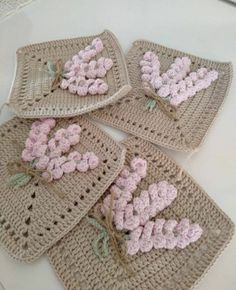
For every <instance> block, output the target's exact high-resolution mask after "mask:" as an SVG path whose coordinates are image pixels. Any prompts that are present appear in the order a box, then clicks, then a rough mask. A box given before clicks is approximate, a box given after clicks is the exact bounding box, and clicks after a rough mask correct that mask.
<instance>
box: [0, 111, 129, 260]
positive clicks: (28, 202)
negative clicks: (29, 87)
mask: <svg viewBox="0 0 236 290" xmlns="http://www.w3.org/2000/svg"><path fill="white" fill-rule="evenodd" d="M31 124H32V121H31V120H25V119H19V118H13V119H12V120H10V121H9V122H7V123H5V124H4V125H2V126H1V127H0V137H1V138H0V146H1V150H0V244H1V245H2V246H3V247H4V248H5V249H6V250H7V251H8V253H9V254H10V255H11V256H12V257H14V258H16V259H19V260H23V261H27V262H30V261H33V260H35V259H36V258H38V257H39V256H41V255H42V254H43V253H44V252H45V251H46V250H47V249H49V248H50V247H51V246H52V245H53V244H54V243H55V242H57V241H58V240H60V239H61V238H62V237H63V236H64V235H65V234H66V233H68V232H69V231H70V230H71V229H72V228H73V227H74V226H75V225H76V224H77V223H78V222H79V221H80V220H81V219H82V218H83V216H84V215H85V214H86V213H87V211H88V210H89V209H90V208H91V207H92V206H93V205H94V204H95V203H96V201H97V200H98V199H99V198H100V196H101V195H102V194H103V193H104V191H105V190H106V189H107V187H108V186H109V185H110V184H111V183H112V182H113V180H114V178H115V177H116V176H117V175H118V173H119V172H120V170H121V168H122V166H123V163H124V158H125V149H124V147H123V146H121V145H120V144H118V143H116V142H115V141H113V140H112V139H111V138H110V137H109V136H108V135H106V134H105V133H104V132H103V131H102V130H100V129H99V128H98V127H96V126H95V125H93V124H92V123H91V122H90V121H88V120H87V119H86V118H85V117H82V116H81V117H74V118H68V119H58V120H57V124H56V126H55V128H54V129H53V132H56V131H57V130H58V129H60V128H65V127H67V126H68V125H70V124H78V125H79V126H80V127H81V133H80V141H79V143H78V144H76V145H75V146H72V148H71V151H74V150H77V151H78V152H80V153H81V154H82V153H84V152H86V151H93V152H94V153H95V154H96V156H97V157H98V158H99V164H98V166H97V167H96V168H95V169H92V170H89V171H87V172H79V171H74V172H72V173H65V174H64V175H63V176H62V177H61V178H60V179H58V180H53V181H51V182H43V181H42V180H41V179H42V178H41V179H40V178H39V177H37V176H36V177H32V178H31V180H30V181H29V182H28V183H27V184H25V185H24V186H22V187H14V186H10V185H9V184H8V180H9V178H10V176H11V174H10V172H9V168H8V165H9V163H11V162H14V161H15V160H19V159H20V157H21V152H22V148H23V147H24V144H25V141H26V138H27V137H28V134H29V130H30V127H31ZM74 152H75V151H74ZM78 154H79V153H78Z"/></svg>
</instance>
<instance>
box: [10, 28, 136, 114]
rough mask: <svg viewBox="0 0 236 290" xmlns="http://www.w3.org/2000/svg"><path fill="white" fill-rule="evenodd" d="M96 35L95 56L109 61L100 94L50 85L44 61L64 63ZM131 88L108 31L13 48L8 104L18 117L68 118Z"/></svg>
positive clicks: (114, 98) (92, 108)
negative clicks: (99, 43) (80, 93)
mask: <svg viewBox="0 0 236 290" xmlns="http://www.w3.org/2000/svg"><path fill="white" fill-rule="evenodd" d="M96 37H99V38H100V39H101V40H102V43H103V46H104V49H103V50H102V52H100V53H98V55H97V56H96V57H95V60H97V59H98V58H99V57H105V58H110V59H111V60H112V62H113V66H112V68H111V69H110V70H109V71H108V73H107V74H106V76H105V77H104V78H103V80H104V81H105V82H106V83H107V84H108V91H107V92H106V93H104V94H101V95H99V94H95V95H87V96H78V95H77V94H72V93H70V92H69V91H68V90H63V89H61V88H59V87H56V88H53V89H52V88H51V84H52V79H51V78H50V76H49V72H48V71H47V70H48V68H47V66H48V62H50V63H56V62H57V61H58V60H61V61H62V63H63V64H64V63H66V62H67V61H68V60H70V59H71V58H72V57H73V56H74V55H75V54H77V53H78V52H79V51H80V50H83V49H84V48H85V47H86V46H88V45H90V44H91V42H92V40H93V39H95V38H96ZM130 89H131V87H130V84H129V78H128V72H127V68H126V63H125V59H124V56H123V52H122V49H121V47H120V45H119V43H118V41H117V39H116V37H115V36H114V35H113V34H112V33H111V32H109V31H104V32H103V33H101V34H99V35H96V36H89V37H79V38H73V39H64V40H55V41H49V42H44V43H38V44H32V45H28V46H25V47H22V48H19V49H18V50H17V68H16V75H15V80H14V83H13V87H12V91H11V95H10V100H9V106H10V107H11V108H12V109H13V110H14V111H15V113H16V114H17V116H19V117H22V118H42V117H69V116H76V115H80V114H84V113H87V112H89V111H92V110H95V109H97V108H100V107H103V106H106V105H108V104H110V103H112V102H115V101H117V100H119V99H120V98H122V97H123V96H124V95H126V94H127V93H128V91H129V90H130Z"/></svg>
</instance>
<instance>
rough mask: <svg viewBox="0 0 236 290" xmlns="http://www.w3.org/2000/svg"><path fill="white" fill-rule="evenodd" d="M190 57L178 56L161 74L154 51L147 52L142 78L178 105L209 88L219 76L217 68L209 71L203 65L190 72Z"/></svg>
mask: <svg viewBox="0 0 236 290" xmlns="http://www.w3.org/2000/svg"><path fill="white" fill-rule="evenodd" d="M190 66H191V60H190V59H189V57H182V58H179V57H177V58H176V59H175V61H174V63H172V64H171V66H170V68H169V69H168V70H167V71H166V72H164V73H162V74H160V63H159V60H158V57H157V56H156V55H155V53H153V52H150V51H148V52H146V53H145V54H144V56H143V59H142V60H141V61H140V67H141V73H142V76H141V79H142V81H143V82H148V83H149V84H150V85H151V86H152V87H153V88H154V89H155V90H156V92H157V94H158V95H159V96H160V97H162V98H165V99H168V100H169V101H170V103H171V105H173V106H178V105H179V104H181V103H182V102H183V101H186V100H187V99H188V98H189V97H192V96H194V95H195V94H196V93H197V92H199V91H201V90H203V89H206V88H208V87H209V86H210V85H211V83H212V82H213V81H215V80H216V79H217V77H218V73H217V72H216V71H215V70H212V71H208V70H207V69H206V68H204V67H202V68H200V69H198V70H197V71H196V72H190Z"/></svg>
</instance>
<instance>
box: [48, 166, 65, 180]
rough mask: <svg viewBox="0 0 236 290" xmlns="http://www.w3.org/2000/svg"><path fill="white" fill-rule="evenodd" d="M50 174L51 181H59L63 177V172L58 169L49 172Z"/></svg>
mask: <svg viewBox="0 0 236 290" xmlns="http://www.w3.org/2000/svg"><path fill="white" fill-rule="evenodd" d="M51 174H52V177H53V179H60V178H61V177H62V175H63V170H62V169H61V168H60V167H58V168H55V169H53V170H52V171H51Z"/></svg>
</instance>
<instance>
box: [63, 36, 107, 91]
mask: <svg viewBox="0 0 236 290" xmlns="http://www.w3.org/2000/svg"><path fill="white" fill-rule="evenodd" d="M102 50H103V43H102V41H101V39H100V38H95V39H94V40H93V41H92V44H91V45H89V46H87V47H86V48H85V49H84V50H81V51H80V52H79V53H78V54H76V55H74V56H73V57H72V59H71V60H69V61H67V62H66V63H65V65H64V70H65V71H66V73H65V74H64V79H62V81H61V83H60V87H61V88H62V89H64V90H65V89H68V90H69V92H70V93H72V94H78V95H79V96H86V95H87V94H91V95H95V94H104V93H105V92H107V90H108V85H107V83H106V82H105V81H104V80H102V79H101V78H103V77H105V75H106V73H107V71H108V70H110V69H111V67H112V66H113V61H112V59H110V58H105V57H100V58H99V59H98V60H91V58H93V57H94V56H96V55H97V54H98V53H100V52H101V51H102Z"/></svg>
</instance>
